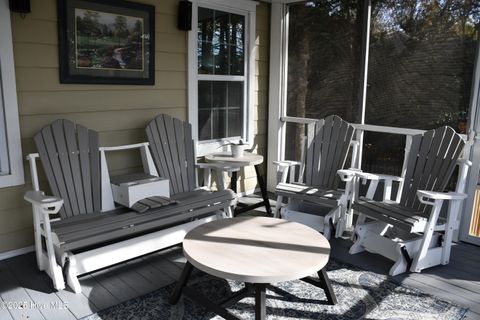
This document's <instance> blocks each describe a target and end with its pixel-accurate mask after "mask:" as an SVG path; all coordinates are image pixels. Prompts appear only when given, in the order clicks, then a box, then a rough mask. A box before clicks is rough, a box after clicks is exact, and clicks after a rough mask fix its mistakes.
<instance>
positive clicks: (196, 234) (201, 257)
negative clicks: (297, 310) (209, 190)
mask: <svg viewBox="0 0 480 320" xmlns="http://www.w3.org/2000/svg"><path fill="white" fill-rule="evenodd" d="M183 253H184V255H185V257H186V258H187V263H186V264H185V267H184V270H183V272H182V275H181V276H180V279H179V281H178V283H177V286H176V288H175V291H174V292H173V294H172V297H171V300H170V302H171V303H172V304H175V303H176V302H177V301H178V299H179V298H180V295H181V294H182V291H183V292H184V293H185V294H187V295H188V296H189V297H190V298H191V299H194V300H196V301H197V302H199V303H201V304H202V305H204V306H205V307H206V308H209V309H211V310H212V311H214V312H216V313H217V314H219V315H220V316H222V317H224V318H226V319H236V318H235V317H234V316H233V315H232V314H231V313H229V312H228V311H227V310H226V309H224V308H222V307H221V306H219V305H215V304H214V303H213V302H210V301H209V300H208V299H206V298H204V297H201V296H200V295H199V294H198V293H196V292H194V291H193V290H192V289H190V288H188V287H186V283H187V281H188V278H189V276H190V273H191V272H192V269H193V267H195V268H197V269H200V270H202V271H204V272H206V273H208V274H211V275H213V276H216V277H219V278H224V279H230V280H237V281H241V282H245V284H246V286H245V289H243V290H241V291H240V292H238V293H237V294H236V295H235V296H234V297H233V299H234V300H235V301H238V300H239V299H242V298H243V297H245V296H248V295H250V294H252V293H253V294H254V295H255V319H265V317H266V306H265V289H266V285H267V284H269V283H276V282H281V281H289V280H294V279H302V280H305V281H308V282H310V283H313V284H315V285H317V286H319V287H321V288H323V289H324V290H325V293H326V295H327V299H328V301H329V303H331V304H335V303H336V298H335V294H334V292H333V290H332V287H331V285H330V281H329V279H328V277H327V274H326V271H325V265H326V264H327V262H328V259H329V255H330V244H329V243H328V240H327V239H325V237H324V236H322V235H321V234H320V233H319V232H317V231H316V230H314V229H312V228H309V227H307V226H305V225H303V224H299V223H296V222H291V221H286V220H282V219H274V218H266V217H238V218H232V219H222V220H216V221H212V222H209V223H206V224H203V225H201V226H199V227H197V228H195V229H193V230H191V231H190V232H189V233H188V234H187V235H186V236H185V239H184V241H183ZM314 273H317V274H318V276H319V279H315V278H310V277H309V276H310V275H312V274H314ZM231 300H232V298H231V299H229V301H228V302H224V303H222V304H226V303H231Z"/></svg>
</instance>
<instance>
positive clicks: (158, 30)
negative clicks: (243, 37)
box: [0, 0, 270, 253]
mask: <svg viewBox="0 0 480 320" xmlns="http://www.w3.org/2000/svg"><path fill="white" fill-rule="evenodd" d="M139 2H143V3H148V4H152V5H155V11H156V15H155V17H156V21H155V23H156V26H155V37H156V38H155V59H156V64H155V85H154V86H120V85H65V84H60V83H59V78H58V65H59V64H58V46H57V44H58V40H57V5H56V4H57V1H56V0H42V1H32V13H31V14H28V15H27V16H26V18H25V19H22V18H20V16H19V15H18V14H12V15H11V18H12V31H13V41H14V48H13V49H14V58H15V71H16V78H17V90H18V103H19V113H20V129H21V138H22V148H23V153H24V154H27V153H30V152H35V151H36V150H35V146H34V144H33V141H32V137H33V135H34V134H35V133H36V132H37V131H38V130H39V129H41V128H42V127H43V126H45V125H47V124H49V123H50V122H51V121H53V120H55V119H58V118H66V119H70V120H73V121H75V122H77V123H80V124H83V125H85V126H87V127H88V128H91V129H94V130H97V131H99V132H100V142H101V144H102V145H118V144H128V143H135V142H139V141H144V140H145V134H144V132H143V128H144V127H145V125H146V123H147V122H148V121H149V120H151V119H152V118H153V117H154V116H155V115H157V114H159V113H168V114H170V115H172V116H175V117H178V118H181V119H187V72H186V70H187V56H186V52H187V41H186V32H183V31H179V30H177V28H176V19H177V17H176V14H177V5H178V1H177V0H156V1H155V0H143V1H139ZM257 10H258V13H257V22H256V23H257V39H256V41H257V45H258V51H257V64H256V67H257V72H256V73H257V76H256V84H255V88H256V89H255V92H256V96H255V108H254V115H253V119H254V122H255V124H254V127H255V133H256V136H257V141H258V152H259V153H261V154H264V155H265V154H266V149H265V147H266V123H267V120H266V118H267V96H268V94H267V89H268V55H269V53H268V50H269V39H268V37H269V34H270V32H269V25H270V20H269V19H270V18H269V15H270V8H269V5H268V4H264V3H262V4H260V5H259V6H258V7H257ZM108 162H109V167H110V169H111V171H112V173H113V174H119V173H123V172H131V171H133V170H135V169H137V168H138V166H139V165H140V159H139V157H138V155H136V154H134V153H130V152H126V153H117V154H112V156H111V157H109V159H108ZM26 165H27V164H26V163H25V169H26V170H25V174H26V181H27V184H26V185H23V186H18V187H11V188H4V189H0V253H1V252H5V251H9V250H14V249H18V248H22V247H25V246H28V245H31V244H33V230H32V216H31V208H30V207H29V205H27V203H26V202H25V201H24V200H23V193H24V192H25V191H26V190H29V189H30V188H31V185H30V174H29V172H28V171H29V170H28V167H27V166H26ZM246 176H247V177H249V178H247V179H242V181H243V183H242V184H243V187H245V188H246V189H251V188H253V187H254V186H255V183H256V180H255V179H253V178H252V176H253V170H247V174H246ZM40 179H41V181H43V180H44V178H43V173H41V172H40Z"/></svg>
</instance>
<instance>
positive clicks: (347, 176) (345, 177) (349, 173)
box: [337, 168, 362, 182]
mask: <svg viewBox="0 0 480 320" xmlns="http://www.w3.org/2000/svg"><path fill="white" fill-rule="evenodd" d="M359 172H362V170H361V169H355V168H350V169H340V170H338V171H337V174H338V175H339V176H340V179H341V180H342V181H343V182H347V181H351V180H352V179H353V178H354V177H355V176H356V175H357V173H359Z"/></svg>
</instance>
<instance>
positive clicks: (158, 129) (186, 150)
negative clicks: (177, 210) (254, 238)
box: [145, 114, 239, 217]
mask: <svg viewBox="0 0 480 320" xmlns="http://www.w3.org/2000/svg"><path fill="white" fill-rule="evenodd" d="M145 131H146V133H147V138H148V141H149V145H150V150H151V154H152V156H153V160H154V162H155V166H156V168H157V171H158V173H159V175H160V176H161V177H166V178H168V179H169V180H170V191H171V193H172V194H177V193H185V192H194V191H195V190H198V189H209V187H210V182H211V174H212V172H214V173H215V174H216V176H217V182H220V183H221V184H222V185H223V172H231V171H238V170H239V168H238V167H233V166H230V165H223V164H217V163H197V161H196V155H195V144H194V141H193V138H192V126H191V124H190V123H188V122H184V121H182V120H179V119H176V118H172V117H171V116H169V115H167V114H160V115H158V116H157V117H155V119H153V120H151V121H150V122H149V123H148V125H147V127H146V128H145ZM196 169H203V173H204V176H203V178H204V183H205V186H203V187H199V186H198V183H197V170H196ZM220 189H224V188H223V187H222V188H220ZM228 215H229V217H231V216H232V212H229V213H228Z"/></svg>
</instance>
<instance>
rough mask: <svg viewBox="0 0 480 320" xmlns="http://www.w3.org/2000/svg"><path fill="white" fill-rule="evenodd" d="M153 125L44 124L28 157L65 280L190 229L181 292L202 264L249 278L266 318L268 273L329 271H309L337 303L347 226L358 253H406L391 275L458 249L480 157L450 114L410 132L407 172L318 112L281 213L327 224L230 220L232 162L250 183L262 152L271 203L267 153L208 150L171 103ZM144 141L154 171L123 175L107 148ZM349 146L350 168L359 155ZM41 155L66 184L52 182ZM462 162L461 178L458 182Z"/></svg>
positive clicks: (287, 172) (42, 221) (41, 235)
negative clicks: (125, 128)
mask: <svg viewBox="0 0 480 320" xmlns="http://www.w3.org/2000/svg"><path fill="white" fill-rule="evenodd" d="M146 134H147V137H148V143H147V142H146V143H139V144H135V145H126V146H117V147H100V146H99V142H98V134H97V133H96V132H95V131H92V130H89V129H87V128H85V127H83V126H81V125H75V124H74V123H73V122H71V121H68V120H57V121H55V122H53V123H52V124H51V125H49V126H47V127H45V128H43V129H42V130H41V131H40V132H39V133H38V134H37V135H36V136H35V137H34V140H35V143H36V146H37V150H38V154H30V155H28V157H27V159H28V160H29V162H30V169H31V176H32V184H33V188H34V190H33V191H29V192H27V193H26V194H25V199H26V200H27V201H29V202H31V203H32V206H33V218H34V228H35V249H36V256H37V264H38V268H39V269H40V270H45V272H46V273H47V274H48V275H49V276H50V277H51V278H52V281H53V285H54V287H55V289H57V290H61V289H64V288H65V281H66V282H67V284H68V285H69V286H70V287H71V288H72V290H73V291H74V292H77V293H78V292H81V286H80V283H79V281H78V278H77V277H78V276H79V275H82V274H85V273H88V272H92V271H94V270H98V269H101V268H104V267H106V266H110V265H113V264H116V263H119V262H122V261H126V260H129V259H132V258H135V257H138V256H141V255H144V254H147V253H151V252H154V251H157V250H160V249H162V248H166V247H169V246H172V245H175V244H179V243H182V242H183V244H184V254H185V256H186V257H187V260H188V262H187V264H186V266H185V269H184V272H183V274H182V276H181V278H180V280H179V283H178V285H177V289H176V290H175V292H174V294H173V296H172V299H171V301H172V303H176V301H178V299H179V297H180V294H181V293H182V291H184V292H186V293H187V294H188V292H190V294H189V295H190V296H192V295H193V294H192V293H191V290H190V289H189V288H188V287H186V286H185V285H186V282H187V280H188V278H189V275H190V272H191V271H192V266H194V267H196V268H198V269H200V270H203V271H205V272H207V273H210V274H212V275H214V276H219V277H223V278H226V279H232V280H239V281H243V282H245V283H246V286H245V289H244V290H243V291H242V292H241V293H239V294H238V295H237V296H236V298H241V297H244V296H246V295H248V294H254V295H255V301H256V315H257V318H258V319H263V318H264V317H265V284H267V283H272V282H277V281H286V280H292V279H299V278H305V277H307V276H309V275H311V274H313V273H316V272H318V276H319V278H318V280H312V279H309V278H307V279H309V281H313V282H314V283H316V284H318V285H319V286H320V287H321V288H323V289H324V290H325V292H326V295H327V298H328V300H329V302H330V303H335V301H336V298H335V295H334V293H333V291H332V289H331V286H330V283H329V280H328V277H327V276H326V272H325V269H324V267H325V264H326V263H327V261H328V256H329V251H330V247H329V245H328V241H327V240H326V239H329V238H330V237H331V236H333V235H335V237H341V236H345V232H346V231H350V232H352V236H351V237H352V239H353V240H354V244H353V245H352V247H351V249H350V252H351V253H357V252H360V251H363V250H367V251H370V252H374V253H379V254H382V255H384V256H386V257H387V258H389V259H391V260H393V261H394V262H395V264H394V266H393V267H392V268H391V269H390V274H391V275H396V274H399V273H402V272H405V271H406V270H411V271H414V272H420V271H421V270H422V269H424V268H427V267H430V266H433V265H438V264H447V263H448V260H449V255H450V247H451V243H452V239H453V232H454V231H455V229H457V228H458V213H459V211H460V209H461V205H462V200H463V199H465V198H466V195H465V194H464V190H465V181H466V175H467V172H468V167H469V166H470V165H471V163H470V162H469V161H468V160H464V159H463V158H462V155H464V154H468V152H467V151H468V150H467V151H466V150H464V146H465V145H466V142H465V141H464V140H463V139H462V137H461V136H460V135H458V134H457V133H455V132H454V130H453V129H451V128H449V127H442V128H439V129H436V130H430V131H427V132H425V133H424V134H421V135H417V136H413V137H412V138H411V139H410V140H408V143H407V146H406V154H405V162H404V169H403V171H402V176H401V177H391V176H388V175H381V174H370V173H364V172H362V171H361V170H360V169H359V161H358V159H357V153H358V152H357V148H358V146H359V142H358V141H354V140H353V137H354V134H355V128H354V126H353V125H352V124H349V123H347V122H346V121H344V120H342V119H341V118H339V117H337V116H329V117H327V118H325V119H322V120H318V121H317V122H315V124H314V128H312V130H309V131H308V137H307V139H306V146H305V153H304V155H303V156H302V159H301V161H299V162H294V161H278V162H275V165H276V166H277V168H278V169H277V170H278V173H279V176H280V177H281V178H280V181H279V183H278V185H277V187H276V194H277V205H276V209H275V213H274V218H280V217H283V218H285V219H286V220H290V221H297V222H299V223H301V224H305V225H307V226H310V227H311V228H313V229H315V230H317V231H320V232H322V233H323V234H324V236H325V237H324V236H322V235H320V233H318V232H314V231H313V230H311V229H310V228H307V227H305V226H302V225H300V224H298V223H294V222H285V220H278V219H273V218H261V219H246V218H233V219H228V220H223V218H232V217H233V210H234V208H235V206H236V205H237V196H236V193H235V192H233V191H232V190H230V189H225V188H224V182H223V174H224V172H229V173H230V174H231V176H232V184H231V188H232V189H234V190H236V178H237V171H238V170H239V168H241V167H244V166H247V165H254V166H255V169H256V173H257V178H258V182H259V184H260V188H261V191H262V198H263V201H262V202H261V203H260V204H257V205H256V206H255V207H258V206H260V205H263V206H265V208H266V210H267V213H271V209H270V204H269V202H268V197H267V192H266V188H265V183H264V181H263V177H262V176H261V175H260V171H259V168H258V165H259V164H260V163H261V162H263V158H262V157H261V156H258V155H254V154H249V153H246V154H245V155H244V156H243V157H242V158H239V159H232V158H231V156H228V155H227V154H224V153H221V154H214V155H210V156H207V157H206V160H207V162H205V163H197V162H196V157H195V152H194V150H195V148H194V141H193V139H192V132H191V126H190V124H188V123H185V122H183V121H181V120H178V119H174V118H171V117H170V116H168V115H160V116H158V117H156V118H155V119H154V120H152V121H151V122H150V123H149V124H148V126H147V127H146ZM357 136H358V135H357ZM467 145H468V144H467ZM134 148H135V149H139V150H140V154H141V157H142V164H143V170H144V172H143V173H141V174H133V175H124V176H120V177H114V178H112V179H111V178H110V176H109V172H108V165H107V159H106V153H107V152H114V151H118V150H127V149H134ZM348 157H350V168H345V163H346V162H347V159H348ZM37 158H39V159H40V161H41V163H42V166H43V170H44V172H45V176H46V179H47V181H48V183H49V187H50V190H51V193H52V194H53V195H52V196H46V195H45V194H44V192H42V191H40V187H39V176H38V174H37V167H36V159H37ZM457 165H458V166H459V171H458V174H457V183H456V188H455V192H444V191H445V188H446V186H447V183H448V182H449V181H450V177H451V176H452V174H453V172H454V169H455V167H456V166H457ZM296 167H298V168H299V170H295V168H296ZM197 168H200V169H203V170H204V181H205V182H206V183H207V185H206V186H204V187H201V188H199V187H198V184H197V173H196V169H197ZM212 172H216V174H217V189H218V190H217V191H212V190H211V189H210V182H211V175H212ZM297 176H298V177H297ZM367 180H368V181H369V185H368V190H367V192H366V195H365V196H364V197H361V196H359V193H360V192H359V191H360V184H361V183H362V182H364V183H365V182H366V181H367ZM379 182H382V183H383V185H384V193H383V198H382V199H376V198H375V197H374V195H375V192H376V189H377V187H378V186H379ZM394 189H396V190H398V191H397V192H396V194H393V193H392V190H394ZM284 198H287V199H288V202H287V204H286V205H284V204H283V199H284ZM393 198H395V200H393ZM446 200H447V201H448V202H449V205H448V206H447V207H445V206H443V203H444V202H445V201H446ZM115 202H116V203H117V205H115ZM118 204H121V206H119V205H118ZM442 208H443V210H442ZM249 209H250V208H249ZM241 210H242V209H241ZM247 210H248V209H247ZM52 215H54V217H51V216H52ZM354 216H356V217H357V218H356V221H355V219H354ZM217 219H220V220H219V221H215V222H213V221H214V220H217ZM279 221H284V223H280V222H279ZM206 223H207V224H206ZM194 228H195V229H194ZM245 228H247V229H248V232H247V231H246V230H247V229H245ZM289 228H291V230H290V229H289ZM192 229H194V230H192ZM287 229H288V230H287ZM191 230H192V231H191ZM189 231H191V232H189ZM302 234H303V235H302ZM307 235H308V236H307ZM185 236H186V238H185ZM184 238H185V240H184ZM287 238H288V239H287ZM325 238H326V239H325ZM285 246H289V247H288V250H287V251H286V252H287V253H286V254H285V252H283V251H284V250H285ZM294 247H296V248H300V249H298V250H294V249H293V248H294ZM305 248H308V250H306V249H305ZM229 252H231V253H232V254H227V253H229ZM265 252H267V253H265ZM296 255H298V257H297V256H296ZM236 256H238V257H240V256H241V257H242V258H241V259H242V261H243V262H242V261H237V259H236V258H235V257H236ZM247 256H249V257H251V258H250V259H246V258H245V257H247ZM260 257H261V259H260ZM289 257H290V258H289ZM292 257H293V258H292ZM287 259H289V260H288V263H287V261H286V260H287ZM280 260H281V261H284V263H281V262H280ZM245 261H247V263H245ZM197 300H198V299H197ZM200 300H201V301H202V303H205V304H206V305H208V306H210V307H211V309H213V310H214V311H215V312H217V313H219V314H223V315H226V316H227V318H229V317H230V318H231V317H233V316H231V315H229V314H228V312H227V313H224V311H225V310H224V309H223V308H221V307H219V306H216V305H212V304H211V303H210V302H208V301H207V300H205V299H202V298H200ZM237 300H238V299H237Z"/></svg>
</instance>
